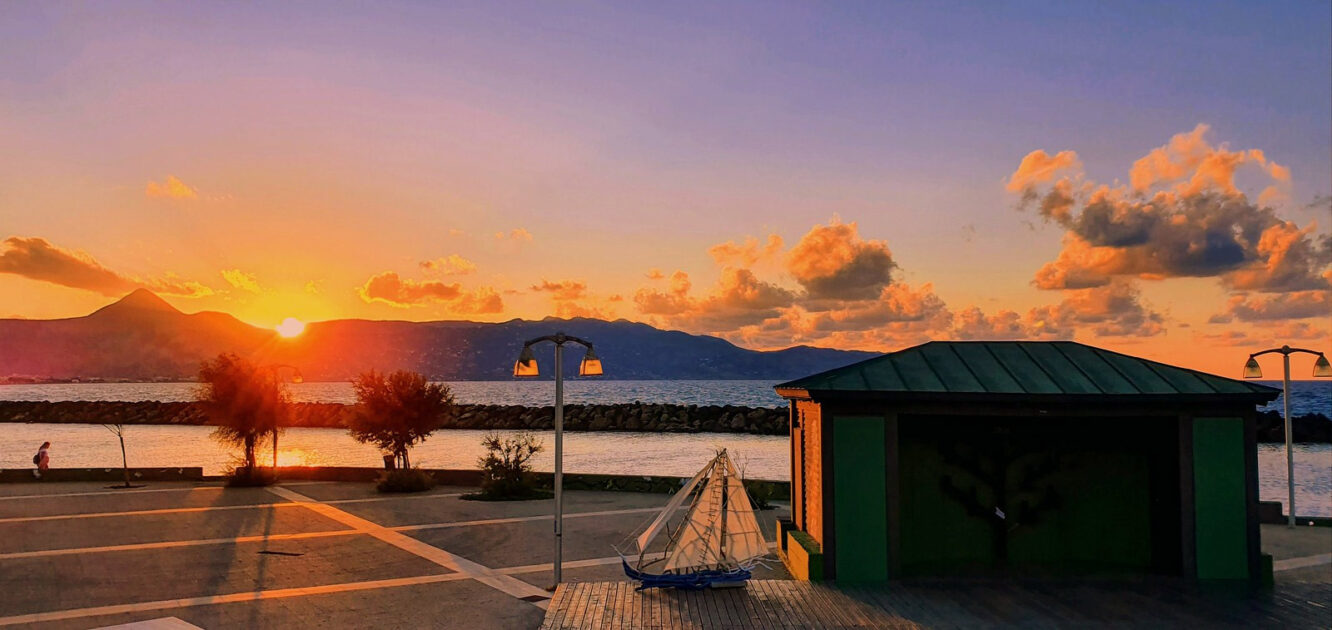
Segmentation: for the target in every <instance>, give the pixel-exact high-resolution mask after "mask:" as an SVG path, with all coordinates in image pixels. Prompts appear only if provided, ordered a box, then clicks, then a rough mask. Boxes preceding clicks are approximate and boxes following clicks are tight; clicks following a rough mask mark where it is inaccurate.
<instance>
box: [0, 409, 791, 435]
mask: <svg viewBox="0 0 1332 630" xmlns="http://www.w3.org/2000/svg"><path fill="white" fill-rule="evenodd" d="M457 407H458V413H457V414H456V416H454V417H451V418H445V419H444V421H443V422H442V423H441V425H440V429H481V430H485V429H504V430H521V429H531V430H536V431H541V430H550V429H553V428H554V427H553V422H554V420H553V416H554V407H552V406H544V407H528V406H523V405H467V404H461V405H458V406H457ZM290 409H291V414H290V417H291V422H289V423H287V424H286V425H285V426H288V427H310V428H343V427H345V426H347V424H346V420H347V418H348V417H349V416H350V414H352V413H354V409H355V406H354V405H345V404H342V403H310V402H299V403H291V404H290ZM787 414H788V412H787V410H786V409H785V408H780V407H778V408H769V407H742V406H735V405H670V404H659V403H624V404H610V405H565V406H564V428H565V430H568V431H643V432H658V433H745V434H752V435H786V433H787ZM6 422H8V423H52V424H127V425H151V424H165V425H207V424H210V423H209V422H208V418H207V413H206V412H205V411H204V408H203V407H202V406H201V405H200V404H199V403H192V402H153V401H150V402H118V401H58V402H47V401H0V423H6Z"/></svg>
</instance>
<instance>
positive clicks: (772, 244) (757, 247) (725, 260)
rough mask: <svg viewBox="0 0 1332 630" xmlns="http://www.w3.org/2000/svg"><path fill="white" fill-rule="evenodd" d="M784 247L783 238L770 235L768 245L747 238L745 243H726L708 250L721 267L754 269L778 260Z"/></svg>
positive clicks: (749, 237) (752, 238)
mask: <svg viewBox="0 0 1332 630" xmlns="http://www.w3.org/2000/svg"><path fill="white" fill-rule="evenodd" d="M782 245H783V243H782V237H781V236H778V235H776V234H769V235H768V241H767V244H760V243H759V240H758V239H757V238H754V237H752V236H747V237H745V242H744V243H739V244H737V243H736V242H735V241H726V242H725V243H719V244H717V245H713V246H712V247H711V248H709V249H708V254H710V255H711V256H712V259H713V260H715V261H717V264H719V265H737V266H740V267H752V266H754V264H755V263H758V262H760V261H764V260H771V259H773V258H776V256H777V255H778V254H780V253H781V251H782Z"/></svg>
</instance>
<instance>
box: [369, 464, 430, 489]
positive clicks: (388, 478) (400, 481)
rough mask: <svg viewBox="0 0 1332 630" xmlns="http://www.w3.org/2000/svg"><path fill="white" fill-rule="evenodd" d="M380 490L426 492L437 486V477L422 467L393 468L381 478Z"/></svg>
mask: <svg viewBox="0 0 1332 630" xmlns="http://www.w3.org/2000/svg"><path fill="white" fill-rule="evenodd" d="M377 487H378V488H379V491H380V492H425V491H426V490H429V489H431V488H433V487H435V478H434V477H431V476H430V473H428V472H425V471H424V470H421V469H420V468H409V469H407V470H391V471H389V472H387V473H385V474H383V475H382V476H380V478H379V485H378V486H377Z"/></svg>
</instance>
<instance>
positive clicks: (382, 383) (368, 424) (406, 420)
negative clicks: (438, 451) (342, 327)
mask: <svg viewBox="0 0 1332 630" xmlns="http://www.w3.org/2000/svg"><path fill="white" fill-rule="evenodd" d="M352 388H353V389H355V390H356V402H357V408H356V412H355V413H353V414H352V417H351V419H350V421H349V422H348V430H349V431H350V432H351V436H352V437H353V438H355V439H356V441H358V442H361V443H364V444H374V445H375V446H377V447H379V449H380V450H382V451H387V452H390V453H393V456H394V458H395V460H396V463H397V466H398V468H399V469H402V470H410V469H411V467H412V465H411V459H410V458H409V457H408V454H407V450H408V449H409V448H411V447H412V446H414V445H416V444H419V443H421V442H424V441H425V439H426V438H427V437H429V436H430V434H431V433H432V432H434V430H435V429H438V428H439V426H440V425H441V424H442V423H443V421H444V420H445V419H446V418H447V417H448V416H450V415H452V414H453V413H454V412H455V407H454V404H453V394H452V393H450V392H449V388H448V387H447V386H445V385H440V384H438V383H431V382H429V381H427V380H426V378H425V377H424V376H422V375H420V374H417V373H416V372H408V371H406V370H399V371H397V372H394V373H392V374H388V375H385V374H380V373H379V372H376V371H374V370H371V371H369V372H365V373H363V374H361V375H359V376H357V377H356V380H354V381H352Z"/></svg>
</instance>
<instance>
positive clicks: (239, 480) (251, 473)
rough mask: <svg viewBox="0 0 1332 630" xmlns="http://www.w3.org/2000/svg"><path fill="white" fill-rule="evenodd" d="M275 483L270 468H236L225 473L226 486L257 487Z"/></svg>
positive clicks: (275, 478)
mask: <svg viewBox="0 0 1332 630" xmlns="http://www.w3.org/2000/svg"><path fill="white" fill-rule="evenodd" d="M275 483H277V475H274V474H273V469H271V468H258V467H256V468H236V469H233V470H232V471H231V473H230V474H228V475H227V487H228V488H259V487H263V486H271V485H273V484H275Z"/></svg>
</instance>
